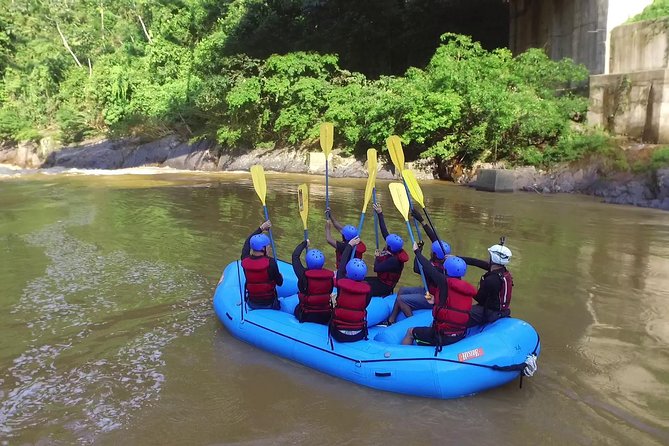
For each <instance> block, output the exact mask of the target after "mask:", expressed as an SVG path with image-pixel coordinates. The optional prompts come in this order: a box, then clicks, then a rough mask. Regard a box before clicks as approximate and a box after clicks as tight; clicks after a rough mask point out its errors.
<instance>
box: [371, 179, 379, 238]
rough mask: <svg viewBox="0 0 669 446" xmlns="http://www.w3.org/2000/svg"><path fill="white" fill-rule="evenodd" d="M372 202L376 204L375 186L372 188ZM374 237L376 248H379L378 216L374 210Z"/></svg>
mask: <svg viewBox="0 0 669 446" xmlns="http://www.w3.org/2000/svg"><path fill="white" fill-rule="evenodd" d="M372 203H374V204H376V188H374V189H372ZM374 238H376V249H377V250H378V249H379V216H378V215H376V211H374Z"/></svg>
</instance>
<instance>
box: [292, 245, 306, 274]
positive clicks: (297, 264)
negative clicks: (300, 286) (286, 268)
mask: <svg viewBox="0 0 669 446" xmlns="http://www.w3.org/2000/svg"><path fill="white" fill-rule="evenodd" d="M306 247H307V241H306V240H304V241H303V242H302V243H300V244H299V245H297V246H296V247H295V251H293V256H292V258H291V260H292V261H291V263H292V264H293V271H295V275H296V276H297V278H298V279H299V278H301V277H302V276H304V271H305V268H304V265H302V260H300V256H301V255H302V251H304V250H305V248H306Z"/></svg>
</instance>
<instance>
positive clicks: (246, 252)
mask: <svg viewBox="0 0 669 446" xmlns="http://www.w3.org/2000/svg"><path fill="white" fill-rule="evenodd" d="M258 234H262V229H260V228H259V227H258V228H256V230H255V231H253V232H252V233H251V235H249V236H248V237H247V238H246V241H244V246H242V260H243V259H245V258H247V257H248V256H250V255H251V237H253V236H254V235H258Z"/></svg>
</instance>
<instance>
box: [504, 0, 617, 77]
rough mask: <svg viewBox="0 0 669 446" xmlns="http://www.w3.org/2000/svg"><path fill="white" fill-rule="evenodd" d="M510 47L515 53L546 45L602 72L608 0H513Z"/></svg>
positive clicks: (555, 56)
mask: <svg viewBox="0 0 669 446" xmlns="http://www.w3.org/2000/svg"><path fill="white" fill-rule="evenodd" d="M509 7H510V41H509V47H510V48H511V51H512V52H513V53H514V54H518V53H521V52H523V51H525V50H527V49H528V48H543V49H544V50H545V51H546V53H547V54H548V55H549V56H550V57H551V58H552V59H555V60H559V59H562V58H564V57H569V58H571V59H574V60H575V61H576V62H578V63H582V64H584V65H585V66H586V67H588V69H589V70H590V72H591V73H595V74H599V73H603V72H604V69H605V59H606V32H607V26H606V21H607V18H608V13H609V11H608V8H609V0H511V1H510V3H509Z"/></svg>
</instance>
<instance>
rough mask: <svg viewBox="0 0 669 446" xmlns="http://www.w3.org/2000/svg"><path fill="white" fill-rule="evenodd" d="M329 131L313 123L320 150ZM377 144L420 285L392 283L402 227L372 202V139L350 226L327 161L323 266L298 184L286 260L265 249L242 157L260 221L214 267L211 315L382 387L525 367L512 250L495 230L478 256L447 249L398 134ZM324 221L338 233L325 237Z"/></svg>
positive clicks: (458, 392)
mask: <svg viewBox="0 0 669 446" xmlns="http://www.w3.org/2000/svg"><path fill="white" fill-rule="evenodd" d="M330 131H331V129H330V128H329V126H327V125H324V126H322V127H321V145H322V147H323V149H324V152H327V150H326V149H328V150H329V149H330V148H331V144H332V143H331V141H330V138H331V134H330V133H329V132H330ZM387 144H388V150H389V153H390V156H391V159H392V160H393V163H394V164H395V166H396V172H397V173H398V174H399V175H400V176H401V178H402V181H401V182H391V183H390V184H389V185H388V192H389V195H390V197H391V199H392V202H393V205H394V207H395V208H396V209H397V211H398V212H399V214H400V216H401V218H402V221H404V225H405V227H406V235H407V236H408V238H409V240H410V242H411V244H412V248H413V253H414V260H413V265H414V271H415V272H416V273H417V274H418V275H419V277H420V283H421V285H422V286H420V287H403V288H400V290H399V293H398V294H399V295H396V294H394V293H395V287H396V285H397V283H398V282H399V280H400V278H401V276H402V272H403V269H404V264H405V263H406V262H408V261H409V260H410V257H409V254H408V253H407V252H406V251H405V250H404V238H403V236H402V235H400V234H396V233H390V232H389V231H388V228H387V226H386V216H385V215H384V213H383V209H382V206H381V204H380V203H379V202H378V201H377V197H376V168H377V163H376V150H374V149H370V150H369V151H368V169H369V174H368V179H367V184H366V187H365V194H364V197H363V198H364V199H363V207H362V210H361V214H360V222H359V224H358V226H357V227H356V226H353V225H350V224H348V225H341V224H340V223H339V222H338V221H337V219H336V218H335V217H334V215H333V213H332V209H331V208H330V203H329V199H330V193H329V182H328V180H327V176H328V173H327V168H326V187H325V206H324V209H325V238H326V240H327V242H328V244H329V245H330V246H332V247H334V248H335V258H334V259H333V260H334V263H335V266H336V272H335V271H333V270H331V269H328V268H327V267H326V263H327V262H326V260H327V259H326V256H325V254H324V253H323V252H322V251H321V250H319V249H316V248H315V247H313V246H311V242H310V238H309V230H308V226H307V223H308V214H309V205H310V202H309V188H308V186H307V184H302V185H300V186H299V187H298V190H297V200H298V209H299V214H300V218H301V219H302V222H303V226H304V239H303V240H302V241H300V242H299V243H298V244H297V246H295V248H294V250H293V253H292V256H291V262H290V263H287V262H284V261H281V260H279V259H278V258H277V257H276V248H275V246H274V238H273V235H272V223H271V222H270V220H269V212H268V207H267V203H266V202H265V196H266V190H267V183H266V180H265V174H264V171H263V169H262V167H261V166H253V168H252V169H251V176H252V179H253V186H254V189H255V190H256V193H257V195H258V197H259V198H260V201H261V204H262V208H263V213H264V216H265V219H266V220H265V222H263V223H262V224H261V225H260V226H259V227H258V228H257V229H255V230H254V231H253V232H252V233H251V235H249V237H248V238H247V240H246V241H245V243H244V246H243V248H242V260H241V262H235V263H233V264H230V265H229V266H228V267H227V268H226V270H225V271H224V274H223V278H222V280H221V282H220V283H219V285H218V287H217V290H216V293H215V296H214V309H215V311H216V314H217V315H218V318H219V319H220V321H221V322H222V323H223V324H224V325H225V326H226V327H227V328H228V330H229V331H230V332H231V333H232V334H233V335H234V336H235V337H237V338H239V339H242V340H244V341H246V342H248V343H251V344H253V345H256V346H258V347H260V348H263V349H265V350H268V351H270V352H272V353H274V354H277V355H279V356H283V357H286V358H289V359H292V360H295V361H297V362H300V363H302V364H305V365H308V366H310V367H313V368H315V369H317V370H320V371H323V372H325V373H329V374H332V375H334V376H338V377H341V378H343V379H346V380H349V381H353V382H356V383H358V384H361V385H365V386H369V387H373V388H376V389H381V390H387V391H392V392H399V393H405V394H411V395H419V396H427V397H433V398H455V397H460V396H465V395H471V394H475V393H478V392H481V391H483V390H486V389H490V388H493V387H496V386H500V385H502V384H504V383H507V382H509V381H511V380H513V379H515V378H516V377H519V376H531V375H532V374H534V372H535V371H536V358H537V357H538V355H539V353H540V350H541V344H540V341H539V336H538V334H537V332H536V331H535V330H534V328H533V327H532V326H531V325H530V324H528V323H527V322H524V321H521V320H519V319H514V318H511V317H510V310H509V304H510V301H511V292H512V286H513V279H512V277H511V273H510V272H509V271H508V270H507V268H506V267H507V265H508V263H509V260H510V259H511V250H510V249H509V248H508V247H507V246H506V245H505V239H504V238H502V239H500V243H499V244H497V245H494V246H492V247H490V248H489V250H488V253H489V259H488V261H483V260H478V259H474V258H470V257H462V256H455V255H453V254H452V252H451V246H450V245H449V244H448V243H446V242H445V241H443V240H442V239H441V238H440V237H439V235H438V233H437V231H436V229H435V226H434V224H433V222H432V220H431V218H430V215H429V212H428V210H427V208H426V204H425V200H424V197H423V193H422V190H421V188H420V185H419V184H418V182H417V181H416V178H415V176H414V174H413V172H412V171H411V170H409V169H405V168H404V154H403V151H402V146H401V141H400V139H399V138H398V137H391V138H388V142H387ZM326 160H327V153H326ZM370 201H371V202H372V203H373V209H374V217H375V218H374V232H375V235H376V237H375V242H376V249H375V255H374V266H373V270H374V273H376V274H375V275H374V276H369V275H368V266H367V263H366V262H365V260H364V259H363V255H364V253H365V252H366V250H367V249H366V246H365V245H364V244H363V243H362V241H361V240H360V235H361V234H362V229H363V225H364V220H365V213H366V209H367V208H368V206H369V203H370ZM312 204H313V203H312ZM421 210H422V214H421V212H420V211H421ZM321 215H322V214H321ZM423 215H424V216H425V218H423ZM425 220H427V223H425ZM332 226H334V227H335V229H336V230H337V231H339V232H340V233H341V238H342V239H341V241H338V240H337V241H335V240H334V239H333V238H332V234H331V227H332ZM421 229H422V230H421ZM379 232H380V235H381V238H379V237H378V234H379ZM423 233H425V234H426V235H427V237H428V238H429V240H430V241H431V245H430V247H431V255H430V258H429V259H428V258H426V257H425V256H424V255H423V254H422V248H423V241H422V234H423ZM380 240H383V241H384V242H385V244H384V246H383V247H381V246H380V243H379V242H380ZM270 250H271V251H270ZM270 252H271V254H272V255H271V256H270V255H269V254H270ZM302 255H304V262H305V263H306V266H305V264H303V263H302ZM468 265H471V266H476V267H479V268H483V269H484V270H486V273H485V274H484V275H483V277H482V278H481V280H480V283H479V288H478V290H477V289H476V288H475V287H474V286H473V285H471V284H469V283H468V282H467V281H466V280H464V277H465V275H466V273H467V270H468V268H467V267H468ZM234 269H237V271H238V274H233V273H232V272H233V271H234ZM240 269H241V271H243V274H240V273H239V270H240ZM474 303H475V305H474ZM463 364H466V367H462V365H463ZM391 377H392V379H389V378H391Z"/></svg>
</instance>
